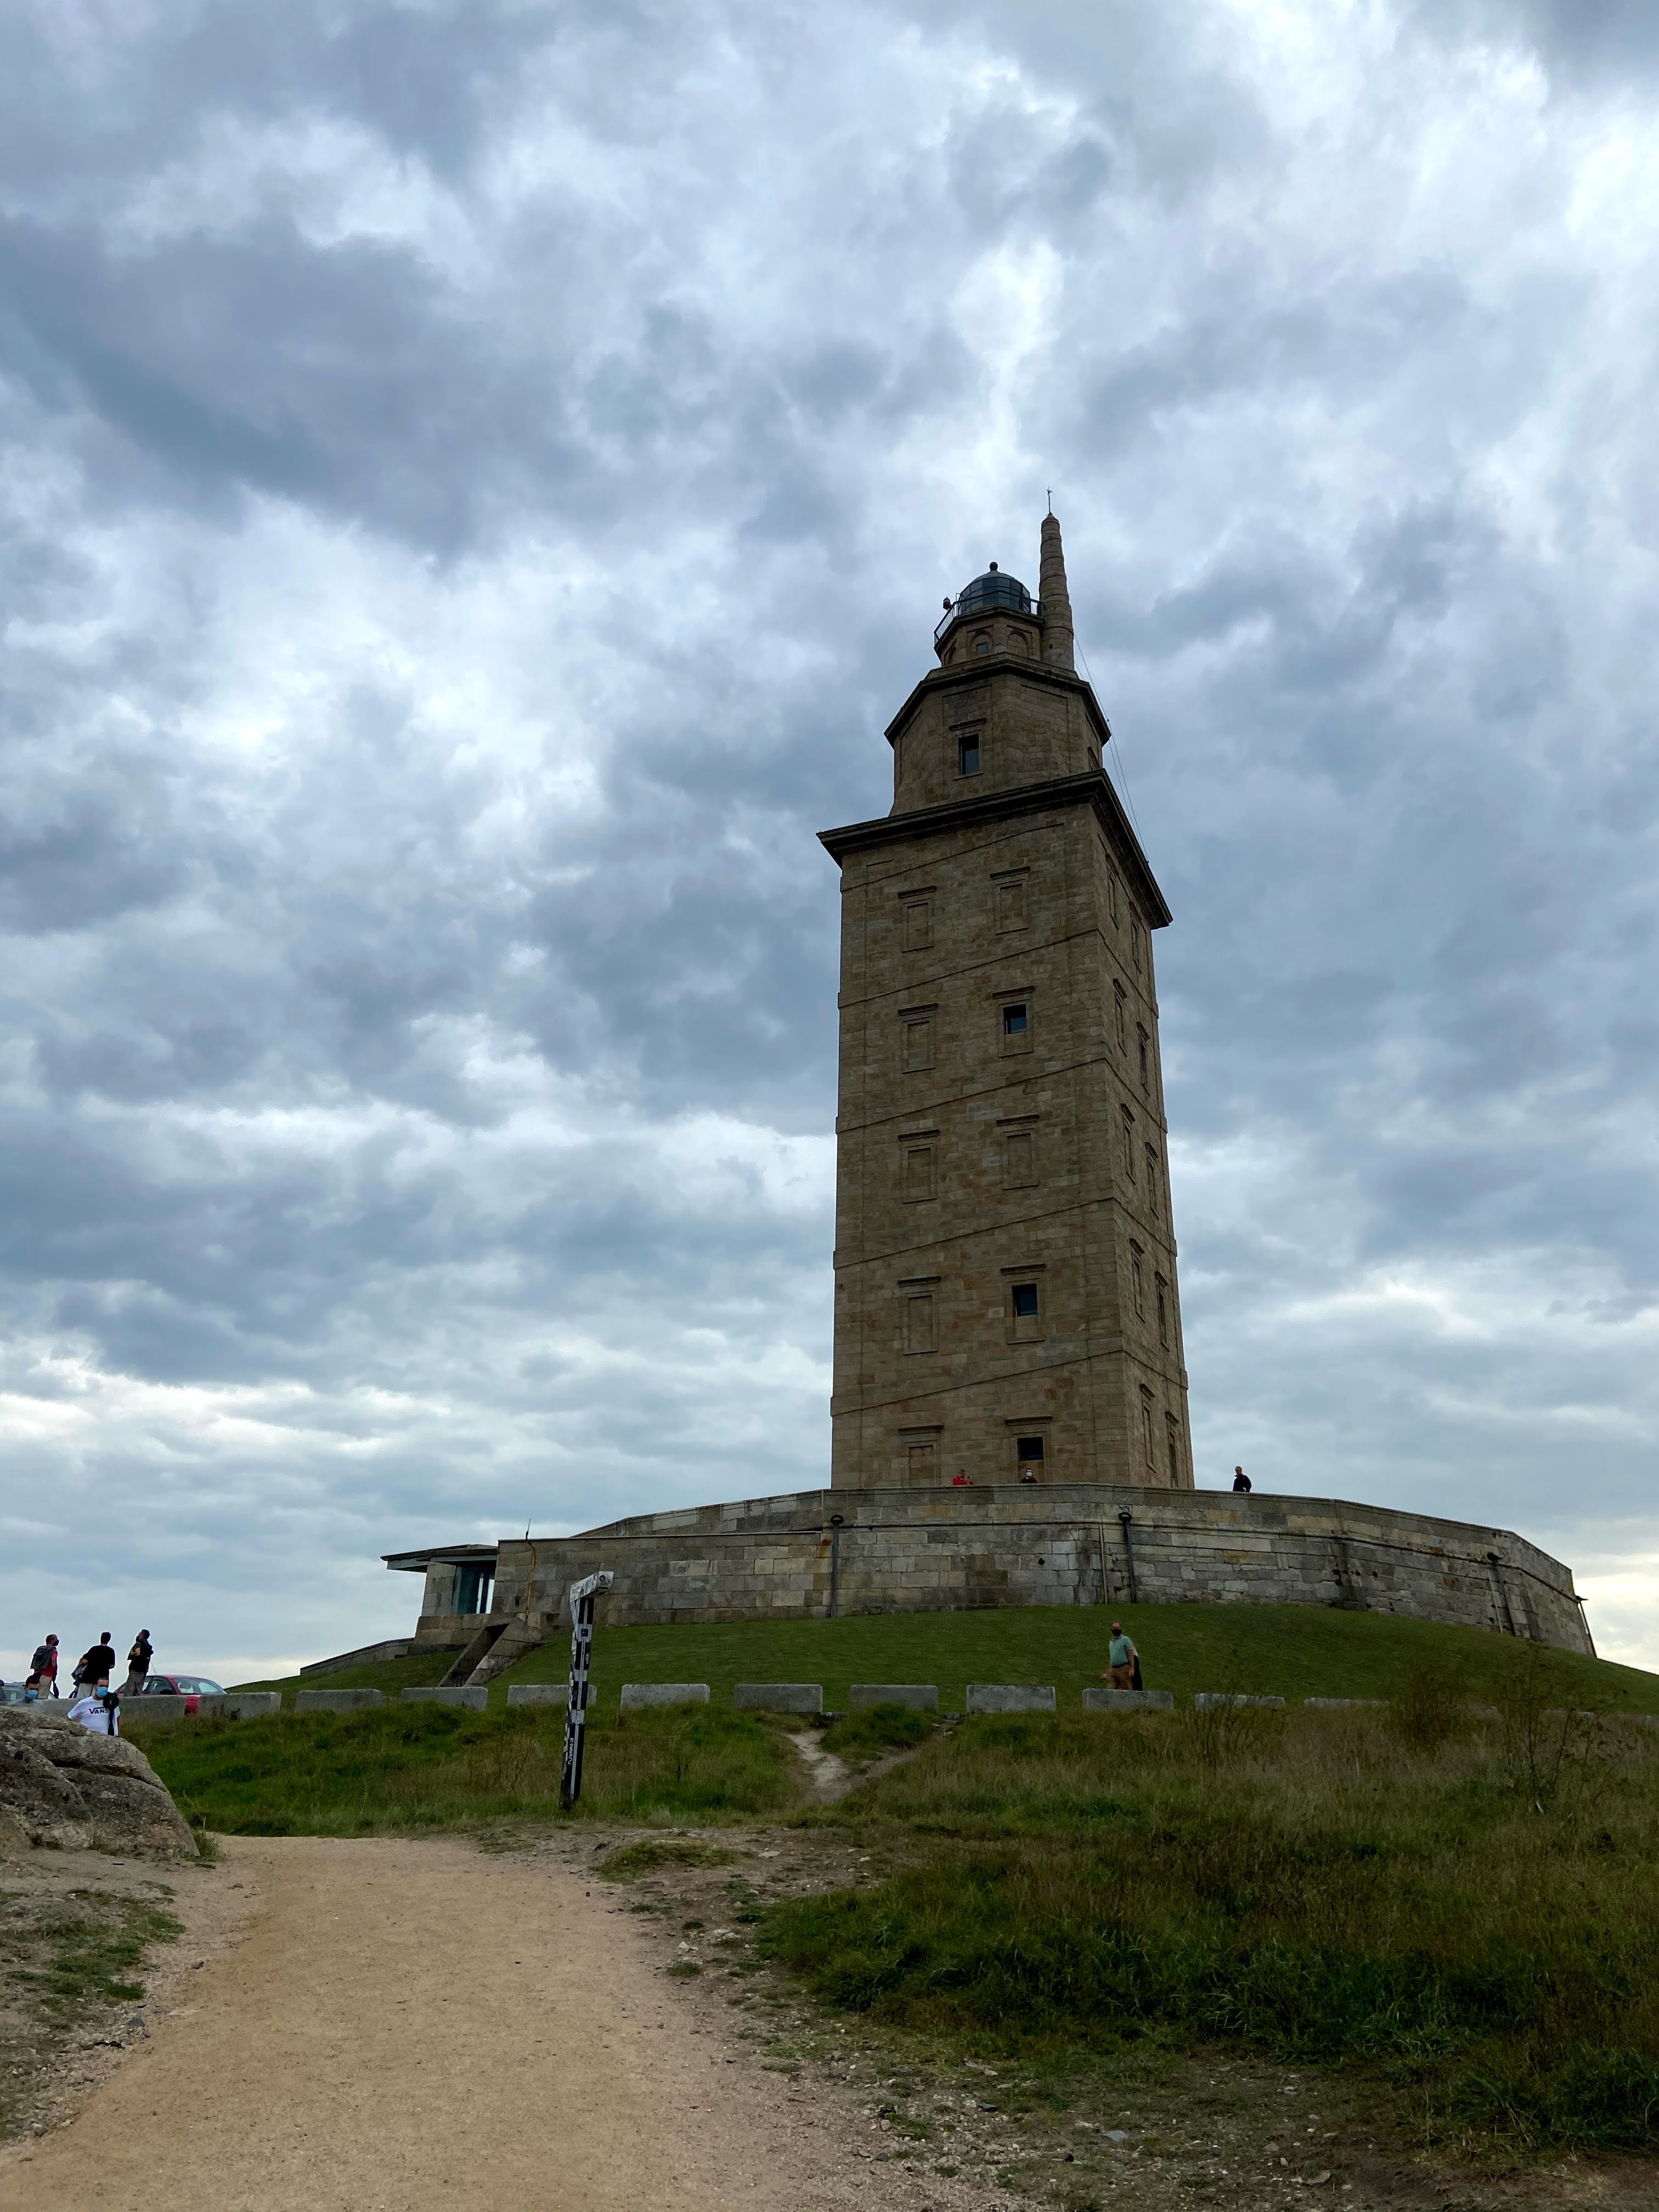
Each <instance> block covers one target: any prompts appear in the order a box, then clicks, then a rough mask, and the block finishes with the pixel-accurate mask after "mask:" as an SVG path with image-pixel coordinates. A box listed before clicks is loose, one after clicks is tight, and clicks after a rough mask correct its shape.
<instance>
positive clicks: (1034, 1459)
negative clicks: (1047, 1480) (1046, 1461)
mask: <svg viewBox="0 0 1659 2212" xmlns="http://www.w3.org/2000/svg"><path fill="white" fill-rule="evenodd" d="M1042 1447H1043V1439H1042V1437H1015V1438H1014V1471H1015V1473H1016V1474H1018V1477H1019V1480H1021V1481H1022V1482H1041V1481H1042Z"/></svg>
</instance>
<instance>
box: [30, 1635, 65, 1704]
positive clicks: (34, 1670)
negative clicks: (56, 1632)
mask: <svg viewBox="0 0 1659 2212" xmlns="http://www.w3.org/2000/svg"><path fill="white" fill-rule="evenodd" d="M29 1672H30V1674H33V1675H34V1676H36V1677H37V1679H38V1680H39V1681H40V1686H41V1688H42V1689H49V1690H50V1691H51V1692H52V1696H53V1697H54V1698H55V1697H56V1696H57V1695H58V1638H56V1637H55V1636H49V1637H47V1638H46V1642H45V1643H44V1644H36V1645H35V1647H34V1656H33V1659H31V1660H30V1661H29Z"/></svg>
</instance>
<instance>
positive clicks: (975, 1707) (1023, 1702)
mask: <svg viewBox="0 0 1659 2212" xmlns="http://www.w3.org/2000/svg"><path fill="white" fill-rule="evenodd" d="M964 1710H965V1711H968V1712H970V1713H1051V1712H1053V1711H1054V1691H1053V1689H1052V1688H1050V1689H1034V1688H1032V1687H1031V1686H1030V1685H1028V1684H1026V1683H1024V1682H969V1685H968V1692H967V1699H966V1703H965V1707H964Z"/></svg>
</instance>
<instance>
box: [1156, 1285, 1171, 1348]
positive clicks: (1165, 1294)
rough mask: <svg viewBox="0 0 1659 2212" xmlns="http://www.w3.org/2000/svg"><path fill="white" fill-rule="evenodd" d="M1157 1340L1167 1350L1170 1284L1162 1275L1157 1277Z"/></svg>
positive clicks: (1168, 1340) (1168, 1342) (1168, 1341)
mask: <svg viewBox="0 0 1659 2212" xmlns="http://www.w3.org/2000/svg"><path fill="white" fill-rule="evenodd" d="M1158 1342H1159V1343H1160V1344H1161V1345H1162V1346H1164V1349H1165V1350H1166V1351H1167V1350H1168V1349H1169V1344H1170V1285H1168V1284H1167V1283H1166V1282H1165V1281H1164V1278H1163V1276H1162V1275H1160V1276H1159V1277H1158Z"/></svg>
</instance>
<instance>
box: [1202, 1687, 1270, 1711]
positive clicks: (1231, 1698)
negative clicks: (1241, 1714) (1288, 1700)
mask: <svg viewBox="0 0 1659 2212" xmlns="http://www.w3.org/2000/svg"><path fill="white" fill-rule="evenodd" d="M1224 1705H1260V1706H1261V1707H1262V1708H1263V1709H1264V1710H1265V1711H1268V1712H1275V1713H1282V1712H1283V1711H1284V1710H1285V1700H1284V1699H1283V1698H1253V1697H1247V1696H1245V1695H1244V1694H1243V1692H1239V1691H1236V1690H1195V1691H1194V1692H1193V1711H1194V1712H1195V1713H1213V1712H1218V1711H1220V1709H1221V1708H1222V1707H1223V1706H1224Z"/></svg>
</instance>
